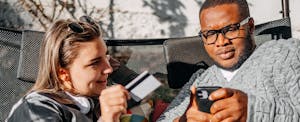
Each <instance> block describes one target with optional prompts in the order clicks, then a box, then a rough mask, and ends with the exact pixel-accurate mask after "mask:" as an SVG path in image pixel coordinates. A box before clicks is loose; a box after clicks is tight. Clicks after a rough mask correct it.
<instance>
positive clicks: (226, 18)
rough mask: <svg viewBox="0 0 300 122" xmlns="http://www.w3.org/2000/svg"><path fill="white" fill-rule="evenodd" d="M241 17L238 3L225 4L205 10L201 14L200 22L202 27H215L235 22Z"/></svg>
mask: <svg viewBox="0 0 300 122" xmlns="http://www.w3.org/2000/svg"><path fill="white" fill-rule="evenodd" d="M239 18H240V16H239V9H238V6H237V5H236V4H224V5H219V6H215V7H211V8H207V9H205V10H203V11H202V12H201V14H200V24H201V28H215V27H216V26H217V27H219V26H226V25H229V24H234V23H236V22H238V21H239Z"/></svg>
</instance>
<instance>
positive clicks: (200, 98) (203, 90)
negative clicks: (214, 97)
mask: <svg viewBox="0 0 300 122" xmlns="http://www.w3.org/2000/svg"><path fill="white" fill-rule="evenodd" d="M219 88H221V87H219V86H200V87H197V88H196V101H197V105H198V110H199V111H202V112H206V113H210V107H211V105H212V104H213V103H214V101H210V100H209V99H208V97H209V95H210V94H211V93H212V92H214V91H216V90H217V89H219Z"/></svg>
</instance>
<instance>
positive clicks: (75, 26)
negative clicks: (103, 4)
mask: <svg viewBox="0 0 300 122" xmlns="http://www.w3.org/2000/svg"><path fill="white" fill-rule="evenodd" d="M79 20H80V21H81V22H86V23H88V24H90V25H92V26H93V28H94V29H96V30H99V27H98V26H97V24H96V22H95V21H94V20H93V19H92V18H91V17H89V16H81V17H80V18H79ZM68 27H69V28H70V29H71V30H72V31H73V32H75V33H82V32H83V31H84V28H83V27H82V26H81V25H80V24H79V23H77V22H71V23H70V24H68Z"/></svg>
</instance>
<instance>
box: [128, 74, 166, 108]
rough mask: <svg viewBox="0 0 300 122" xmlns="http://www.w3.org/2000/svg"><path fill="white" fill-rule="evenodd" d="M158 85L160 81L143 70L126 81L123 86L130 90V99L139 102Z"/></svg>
mask: <svg viewBox="0 0 300 122" xmlns="http://www.w3.org/2000/svg"><path fill="white" fill-rule="evenodd" d="M160 85H161V83H160V81H158V80H157V79H156V78H155V77H154V76H153V75H151V74H149V73H148V71H144V72H143V73H142V74H140V75H139V76H137V77H136V78H135V79H133V80H132V81H131V82H130V83H128V84H127V85H126V86H125V88H126V89H127V90H128V91H129V92H130V95H131V97H132V99H134V100H135V101H136V102H139V101H141V100H142V99H144V98H145V97H146V96H147V95H148V94H150V93H151V92H153V91H154V90H155V89H157V88H158V87H159V86H160Z"/></svg>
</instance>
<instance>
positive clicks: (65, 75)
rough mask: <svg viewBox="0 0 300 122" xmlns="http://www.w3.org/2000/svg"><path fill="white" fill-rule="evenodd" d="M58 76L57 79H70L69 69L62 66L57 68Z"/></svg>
mask: <svg viewBox="0 0 300 122" xmlns="http://www.w3.org/2000/svg"><path fill="white" fill-rule="evenodd" d="M58 76H59V79H60V80H62V81H64V82H66V81H71V79H70V74H69V71H68V70H66V69H64V68H59V71H58Z"/></svg>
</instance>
